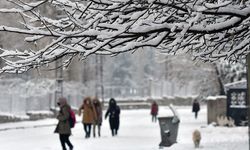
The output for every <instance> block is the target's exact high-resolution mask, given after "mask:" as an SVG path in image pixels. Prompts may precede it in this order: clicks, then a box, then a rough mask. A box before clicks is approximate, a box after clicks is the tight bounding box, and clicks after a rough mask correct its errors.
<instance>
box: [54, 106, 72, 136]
mask: <svg viewBox="0 0 250 150" xmlns="http://www.w3.org/2000/svg"><path fill="white" fill-rule="evenodd" d="M69 110H70V106H69V105H68V104H65V105H64V106H62V107H61V108H60V111H59V114H58V116H57V119H58V124H57V126H56V129H55V133H59V134H71V129H70V125H69V116H70V113H69Z"/></svg>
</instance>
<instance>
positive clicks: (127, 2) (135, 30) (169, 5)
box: [0, 0, 250, 72]
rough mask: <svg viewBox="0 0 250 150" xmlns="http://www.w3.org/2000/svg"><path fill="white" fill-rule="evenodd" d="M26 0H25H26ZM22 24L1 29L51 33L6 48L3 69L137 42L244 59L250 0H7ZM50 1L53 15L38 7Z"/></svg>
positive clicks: (109, 51)
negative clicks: (25, 45)
mask: <svg viewBox="0 0 250 150" xmlns="http://www.w3.org/2000/svg"><path fill="white" fill-rule="evenodd" d="M25 1H26V2H25ZM10 2H11V3H13V4H14V5H15V6H13V9H5V8H2V9H0V12H1V13H15V14H20V16H21V18H22V20H23V21H22V25H23V27H22V28H20V27H15V26H4V25H2V26H0V31H4V32H14V33H19V34H24V35H26V36H27V37H26V38H25V39H24V40H25V41H27V42H37V41H38V40H40V39H42V38H52V40H50V43H48V44H47V45H45V46H44V47H43V48H42V49H40V50H21V49H20V50H7V49H4V48H2V49H1V51H2V53H1V55H0V57H1V58H2V59H3V60H5V62H6V66H5V67H3V68H2V71H3V72H23V71H26V70H28V69H30V68H32V67H39V66H41V65H44V64H49V63H51V62H53V61H55V60H57V59H59V58H62V57H64V58H67V59H66V61H65V65H67V63H69V62H70V60H71V58H73V57H75V56H76V55H79V56H80V58H81V59H84V58H85V57H87V56H89V55H91V54H104V55H117V54H119V53H123V52H127V51H134V50H137V49H138V48H141V47H147V46H150V47H155V48H157V49H158V50H159V51H161V52H162V53H167V54H179V53H187V52H188V53H191V54H192V55H193V56H194V58H199V59H202V60H204V61H215V60H217V59H220V58H226V59H228V60H230V61H237V60H239V59H244V58H245V56H246V54H247V53H249V40H250V39H249V38H250V30H249V26H250V1H244V0H242V1H240V0H86V1H76V0H40V1H35V0H34V1H33V2H27V0H23V1H22V0H10ZM44 5H49V6H50V7H51V9H55V10H56V12H59V13H60V16H58V14H59V13H58V14H55V16H53V17H48V16H46V14H42V13H40V11H39V9H41V8H42V7H44Z"/></svg>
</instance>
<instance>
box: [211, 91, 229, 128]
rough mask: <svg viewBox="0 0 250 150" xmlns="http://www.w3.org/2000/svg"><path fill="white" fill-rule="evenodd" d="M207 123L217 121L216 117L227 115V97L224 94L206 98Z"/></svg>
mask: <svg viewBox="0 0 250 150" xmlns="http://www.w3.org/2000/svg"><path fill="white" fill-rule="evenodd" d="M207 100H208V101H207V123H208V124H210V123H212V122H215V123H217V124H218V122H217V118H218V117H221V116H226V115H227V99H226V97H225V96H220V97H210V98H208V99H207Z"/></svg>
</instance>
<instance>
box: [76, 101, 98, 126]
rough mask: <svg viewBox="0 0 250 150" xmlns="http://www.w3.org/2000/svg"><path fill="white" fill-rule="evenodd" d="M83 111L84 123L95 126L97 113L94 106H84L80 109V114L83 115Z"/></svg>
mask: <svg viewBox="0 0 250 150" xmlns="http://www.w3.org/2000/svg"><path fill="white" fill-rule="evenodd" d="M82 110H83V117H82V123H88V124H93V123H94V121H95V120H96V111H95V108H94V107H93V105H92V104H91V103H90V104H86V103H85V104H83V105H82V106H81V107H80V108H79V114H81V111H82Z"/></svg>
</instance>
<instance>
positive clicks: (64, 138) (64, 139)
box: [59, 134, 73, 150]
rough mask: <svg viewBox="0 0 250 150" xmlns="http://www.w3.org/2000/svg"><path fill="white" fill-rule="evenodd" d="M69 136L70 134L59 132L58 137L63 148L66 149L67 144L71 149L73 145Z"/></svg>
mask: <svg viewBox="0 0 250 150" xmlns="http://www.w3.org/2000/svg"><path fill="white" fill-rule="evenodd" d="M69 136H70V135H69V134H59V138H60V142H61V145H62V148H63V150H67V149H66V144H67V145H68V146H69V149H70V150H72V149H73V145H72V144H71V142H70V141H69Z"/></svg>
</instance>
